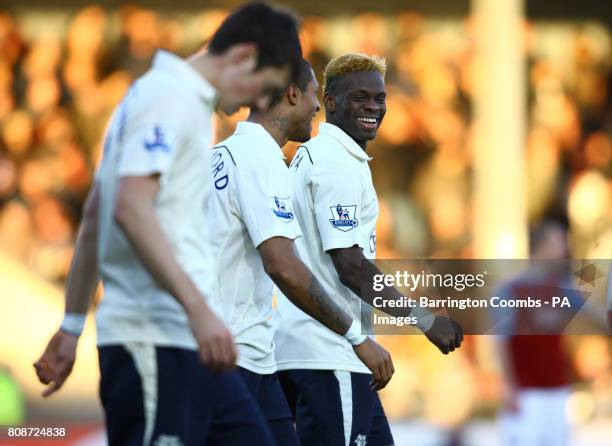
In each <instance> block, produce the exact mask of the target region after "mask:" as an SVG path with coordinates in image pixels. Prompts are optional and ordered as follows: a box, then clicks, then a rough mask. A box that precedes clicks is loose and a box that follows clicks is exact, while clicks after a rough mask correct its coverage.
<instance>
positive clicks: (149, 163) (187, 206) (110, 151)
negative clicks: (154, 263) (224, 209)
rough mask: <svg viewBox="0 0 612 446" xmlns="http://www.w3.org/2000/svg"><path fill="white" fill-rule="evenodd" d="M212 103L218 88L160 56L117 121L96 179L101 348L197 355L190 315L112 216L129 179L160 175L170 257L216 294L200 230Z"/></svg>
mask: <svg viewBox="0 0 612 446" xmlns="http://www.w3.org/2000/svg"><path fill="white" fill-rule="evenodd" d="M215 104H216V92H215V90H214V88H213V87H212V86H211V85H210V84H209V83H208V82H207V81H206V80H205V79H204V78H203V77H202V76H201V75H200V74H198V72H196V71H195V70H193V69H192V68H191V67H190V66H189V65H188V64H187V63H186V62H185V61H184V60H183V59H180V58H179V57H177V56H175V55H173V54H170V53H167V52H164V51H159V52H158V53H157V54H156V56H155V59H154V61H153V66H152V68H151V69H150V70H149V71H148V72H147V73H145V74H144V76H142V77H141V78H140V79H138V80H137V81H136V82H135V84H134V85H133V86H132V87H131V89H130V91H129V93H128V94H127V95H126V97H125V98H124V99H123V101H122V102H121V104H120V105H119V106H118V107H117V109H116V111H115V113H114V115H113V117H112V120H111V123H110V125H109V127H108V130H107V134H106V138H105V144H104V155H103V159H102V163H101V165H100V169H99V170H98V172H97V174H96V181H97V182H98V184H99V193H100V210H99V233H98V257H99V267H100V274H101V278H102V281H103V285H104V298H103V299H102V302H101V304H100V306H99V308H98V312H97V317H96V319H97V330H98V345H109V344H118V343H126V342H147V343H153V344H155V345H161V346H174V347H182V348H191V349H195V348H196V343H195V340H194V339H193V336H192V334H191V331H190V329H189V325H188V321H187V317H186V314H185V312H184V310H183V307H182V306H181V305H180V304H179V303H178V301H177V300H176V299H175V298H174V297H172V296H171V295H170V294H169V293H168V292H166V291H165V290H163V289H162V288H161V287H160V286H159V284H158V283H157V282H156V280H155V278H154V277H152V276H151V274H149V272H148V271H147V270H146V268H145V267H144V266H143V264H142V263H141V261H140V259H139V258H138V255H137V254H136V252H135V251H134V249H133V248H132V246H131V244H130V243H129V241H128V240H127V239H126V237H125V235H124V234H123V232H122V230H121V228H120V227H119V226H118V225H117V223H116V222H115V220H114V212H115V205H116V195H117V187H118V183H119V180H120V179H121V178H122V177H141V176H150V175H154V174H159V176H160V190H159V194H158V196H157V197H156V201H155V210H156V213H157V217H158V219H159V222H160V224H161V226H162V229H163V231H164V233H165V235H166V237H168V239H169V241H170V243H171V245H172V248H173V252H172V255H174V256H175V257H176V258H177V260H178V262H179V263H180V265H181V267H182V268H183V269H184V270H185V271H186V273H187V274H188V275H189V276H190V277H191V278H192V280H193V281H194V282H195V284H196V285H197V286H198V288H199V289H200V290H201V291H202V292H203V293H204V294H205V295H208V294H210V292H211V286H212V283H211V280H210V277H211V275H214V272H213V271H214V265H212V264H211V261H210V256H208V255H207V254H206V252H205V247H206V243H205V241H204V239H205V238H206V231H205V227H204V225H203V222H204V221H205V220H206V218H207V217H206V215H205V212H204V206H205V200H206V197H207V195H208V194H209V193H210V180H209V169H208V155H209V147H210V144H211V138H212V122H211V118H212V113H213V111H214V108H215ZM169 254H170V253H169Z"/></svg>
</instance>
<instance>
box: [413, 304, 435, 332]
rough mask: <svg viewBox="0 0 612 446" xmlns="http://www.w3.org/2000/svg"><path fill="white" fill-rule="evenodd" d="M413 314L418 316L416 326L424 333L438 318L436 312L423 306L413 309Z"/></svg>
mask: <svg viewBox="0 0 612 446" xmlns="http://www.w3.org/2000/svg"><path fill="white" fill-rule="evenodd" d="M411 316H414V317H416V318H417V322H416V326H417V327H418V328H419V330H421V331H422V332H423V333H426V332H427V331H428V330H429V329H430V328H431V327H432V326H433V324H434V322H435V320H436V315H435V314H432V313H430V312H429V311H427V310H425V309H424V308H421V307H416V308H415V309H414V310H412V314H411Z"/></svg>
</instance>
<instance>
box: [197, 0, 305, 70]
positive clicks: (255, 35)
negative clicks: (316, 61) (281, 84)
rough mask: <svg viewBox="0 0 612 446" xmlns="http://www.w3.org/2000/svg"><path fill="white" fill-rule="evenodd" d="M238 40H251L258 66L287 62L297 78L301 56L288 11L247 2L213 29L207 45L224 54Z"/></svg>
mask: <svg viewBox="0 0 612 446" xmlns="http://www.w3.org/2000/svg"><path fill="white" fill-rule="evenodd" d="M239 43H254V44H255V45H256V46H257V49H258V53H259V57H258V63H257V69H260V68H263V67H267V66H273V67H283V66H285V65H289V67H290V68H291V71H292V73H293V78H295V77H296V72H297V66H298V63H299V60H300V58H301V57H302V47H301V46H300V40H299V37H298V24H297V21H296V19H295V17H294V16H293V15H292V14H290V13H289V12H287V11H282V10H279V9H276V8H272V7H271V6H268V5H266V4H264V3H258V2H256V3H248V4H246V5H244V6H242V7H241V8H238V9H237V10H235V11H234V12H232V13H231V14H230V15H229V16H228V17H227V18H226V19H225V20H224V21H223V23H221V26H219V29H217V31H215V33H214V34H213V36H212V37H211V40H210V42H209V44H208V49H209V51H210V52H211V53H213V54H223V53H224V52H225V51H227V50H228V49H229V48H230V47H231V46H233V45H236V44H239Z"/></svg>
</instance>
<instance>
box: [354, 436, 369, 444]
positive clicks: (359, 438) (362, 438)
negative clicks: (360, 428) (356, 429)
mask: <svg viewBox="0 0 612 446" xmlns="http://www.w3.org/2000/svg"><path fill="white" fill-rule="evenodd" d="M367 442H368V438H367V437H366V436H365V435H364V434H359V435H357V438H355V446H366V444H367Z"/></svg>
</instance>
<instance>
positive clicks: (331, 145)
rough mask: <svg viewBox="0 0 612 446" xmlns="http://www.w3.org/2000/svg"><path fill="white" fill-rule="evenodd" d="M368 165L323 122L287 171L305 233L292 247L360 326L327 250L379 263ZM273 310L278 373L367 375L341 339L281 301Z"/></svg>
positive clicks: (356, 302) (352, 298) (355, 301)
mask: <svg viewBox="0 0 612 446" xmlns="http://www.w3.org/2000/svg"><path fill="white" fill-rule="evenodd" d="M370 159H371V158H370V157H369V156H368V155H367V154H366V153H365V152H364V151H363V149H362V148H361V147H359V145H358V144H357V143H356V142H355V141H354V140H353V139H352V138H351V137H350V136H349V135H347V134H346V133H345V132H344V131H342V130H341V129H340V128H338V127H336V126H335V125H332V124H328V123H321V124H320V127H319V134H318V135H317V136H316V137H315V138H313V139H312V140H310V141H308V142H307V143H305V144H304V145H303V146H301V147H300V148H299V149H298V151H297V153H296V155H295V157H294V158H293V161H292V163H291V166H290V168H289V170H290V174H291V178H292V183H293V190H294V199H293V208H294V210H295V215H296V217H297V220H298V222H299V225H300V228H301V231H302V237H300V238H299V239H298V240H297V241H296V245H297V248H298V251H299V254H300V257H301V258H302V260H303V261H304V262H305V263H306V264H307V265H308V267H309V268H310V269H311V271H312V272H313V274H314V275H315V277H316V278H317V279H318V280H319V281H320V282H321V284H322V286H323V288H324V289H325V291H326V292H327V293H328V295H329V296H330V297H332V298H333V299H334V301H335V302H336V304H338V305H339V306H340V307H341V308H342V309H344V310H345V311H347V312H348V313H349V314H350V315H352V317H353V319H357V320H360V319H361V318H360V311H361V299H360V298H359V296H357V295H356V294H354V293H353V292H352V291H351V290H349V289H348V288H347V287H345V286H344V285H342V283H341V282H340V279H339V278H338V274H337V272H336V269H335V268H334V265H333V262H332V259H331V257H330V256H329V254H327V252H326V251H329V250H331V249H337V248H350V247H352V246H359V247H360V248H362V249H363V252H364V255H365V257H366V258H369V259H373V258H375V257H376V220H377V218H378V200H377V198H376V191H375V190H374V186H373V184H372V176H371V173H370V167H369V165H368V161H369V160H370ZM279 294H280V293H279ZM278 309H279V314H280V318H279V326H278V328H277V332H276V336H275V340H276V345H277V347H276V361H277V366H278V369H279V370H289V369H321V370H346V371H350V372H362V373H370V371H369V370H368V369H367V368H366V366H365V365H364V364H363V363H362V362H361V361H360V360H359V358H357V355H355V352H354V351H353V347H352V346H351V344H350V343H349V342H348V341H347V340H346V339H345V338H344V337H343V336H341V335H338V334H336V333H334V332H333V331H331V330H329V329H328V328H326V327H325V326H323V325H322V324H321V323H319V322H318V321H316V320H315V319H313V318H311V317H310V316H308V315H307V314H306V313H304V312H303V311H302V310H300V309H299V308H297V307H296V306H295V305H293V304H292V303H291V302H290V301H289V300H288V299H287V298H286V297H284V296H282V295H279V299H278Z"/></svg>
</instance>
